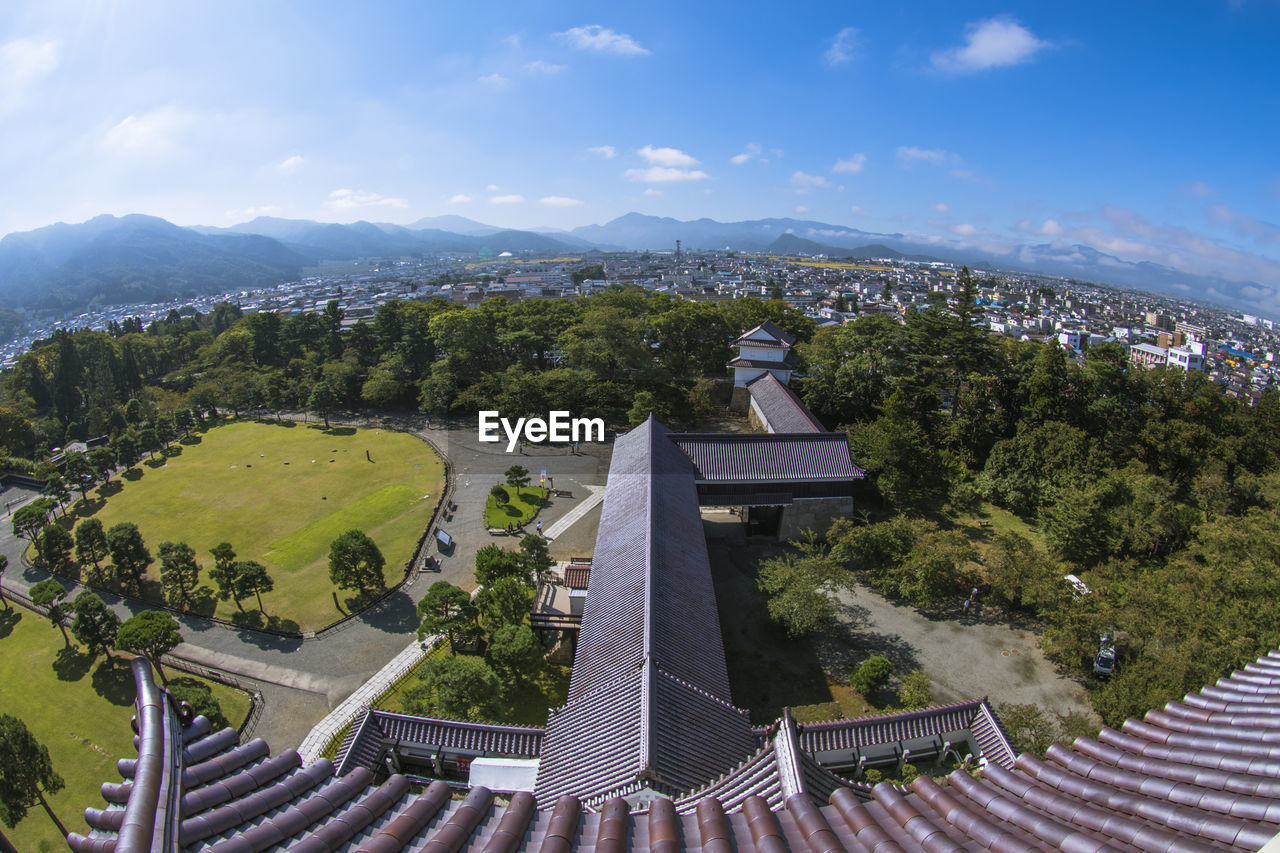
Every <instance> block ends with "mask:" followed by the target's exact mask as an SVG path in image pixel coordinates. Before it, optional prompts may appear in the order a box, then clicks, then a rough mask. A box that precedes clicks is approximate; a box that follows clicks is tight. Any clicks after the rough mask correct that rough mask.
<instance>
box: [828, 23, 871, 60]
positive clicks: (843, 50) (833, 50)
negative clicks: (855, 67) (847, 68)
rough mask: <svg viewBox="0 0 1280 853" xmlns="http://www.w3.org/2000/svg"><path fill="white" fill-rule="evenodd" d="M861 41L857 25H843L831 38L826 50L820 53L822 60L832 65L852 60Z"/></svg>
mask: <svg viewBox="0 0 1280 853" xmlns="http://www.w3.org/2000/svg"><path fill="white" fill-rule="evenodd" d="M861 41H862V40H861V39H859V38H858V28H857V27H845V28H844V29H843V30H841V31H840V32H838V33H836V35H835V38H833V39H832V40H831V45H830V46H829V47H828V48H827V52H826V53H824V54H822V61H823V62H825V63H827V65H830V66H832V67H835V66H837V65H844V64H845V63H848V62H852V61H853V59H854V57H855V56H856V55H857V53H858V48H859V47H860V46H861Z"/></svg>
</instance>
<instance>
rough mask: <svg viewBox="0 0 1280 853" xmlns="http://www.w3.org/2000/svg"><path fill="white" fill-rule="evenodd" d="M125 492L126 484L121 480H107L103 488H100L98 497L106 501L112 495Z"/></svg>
mask: <svg viewBox="0 0 1280 853" xmlns="http://www.w3.org/2000/svg"><path fill="white" fill-rule="evenodd" d="M122 491H124V483H122V482H120V481H119V480H116V479H113V480H107V482H105V483H103V484H102V485H101V486H98V497H100V498H103V499H106V498H109V497H111V496H112V495H118V494H120V493H121V492H122Z"/></svg>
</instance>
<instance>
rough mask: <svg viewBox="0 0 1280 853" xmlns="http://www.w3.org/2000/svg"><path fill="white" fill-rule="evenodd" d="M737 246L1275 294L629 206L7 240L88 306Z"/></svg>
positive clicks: (60, 295)
mask: <svg viewBox="0 0 1280 853" xmlns="http://www.w3.org/2000/svg"><path fill="white" fill-rule="evenodd" d="M677 240H679V241H680V242H681V244H682V246H683V247H684V248H685V249H686V250H695V249H716V250H723V249H729V250H734V251H741V252H762V253H768V254H788V255H794V254H805V255H827V256H829V257H848V258H891V259H896V260H918V261H934V260H941V261H950V262H953V263H967V264H969V265H970V266H973V267H977V268H981V269H1002V270H1009V271H1014V272H1030V273H1039V274H1043V275H1054V276H1062V277H1067V278H1076V279H1082V280H1088V281H1094V282H1099V283H1107V284H1116V285H1121V286H1128V287H1138V288H1144V289H1148V290H1153V291H1157V292H1162V293H1166V294H1169V295H1173V296H1179V297H1188V296H1196V295H1197V294H1200V295H1210V294H1211V295H1212V297H1213V298H1215V301H1218V302H1222V303H1225V304H1228V305H1232V306H1234V307H1241V308H1245V309H1246V310H1248V309H1254V310H1256V308H1257V303H1258V299H1257V295H1256V294H1257V293H1258V292H1259V289H1261V291H1262V292H1269V293H1271V294H1274V293H1275V289H1274V288H1271V287H1266V286H1263V285H1259V284H1257V283H1254V282H1239V281H1227V280H1224V279H1220V278H1212V277H1207V276H1194V275H1189V274H1185V273H1181V272H1178V271H1176V270H1173V269H1170V268H1168V267H1164V266H1160V265H1159V264H1154V263H1149V262H1143V263H1131V262H1128V261H1123V260H1121V259H1119V258H1116V257H1114V256H1111V255H1107V254H1105V253H1102V252H1099V251H1097V250H1095V249H1093V248H1090V247H1088V246H1082V245H1074V246H1061V245H1054V244H1039V245H1031V244H1028V245H1023V246H1018V247H1015V248H1014V249H1012V250H1011V251H1010V252H1008V253H1005V254H991V253H986V254H984V253H979V252H976V251H971V250H964V249H959V248H955V247H949V246H946V245H943V244H937V245H934V244H925V243H921V242H917V241H913V240H911V239H910V238H908V237H906V236H904V235H902V234H882V233H875V232H868V231H860V230H857V229H854V228H847V227H844V226H840V225H831V224H828V223H824V222H817V221H812V220H797V219H789V218H786V219H757V220H749V221H743V222H718V221H716V220H714V219H705V218H704V219H695V220H689V221H682V220H678V219H672V218H668V217H656V216H646V215H644V214H639V213H628V214H626V215H625V216H621V217H618V218H617V219H614V220H612V221H611V222H607V223H605V224H603V225H585V226H581V227H578V228H574V229H573V230H571V231H555V230H550V229H534V230H512V229H503V228H498V227H495V226H491V225H486V224H484V223H482V222H476V221H475V220H471V219H467V218H465V217H461V216H452V215H449V216H435V217H427V218H425V219H420V220H418V221H416V222H413V223H410V224H409V225H393V224H389V223H381V222H364V221H361V222H354V223H350V224H333V223H323V222H314V221H311V220H300V219H280V218H275V217H265V216H263V217H258V218H257V219H254V220H252V221H251V222H245V223H241V224H239V225H234V226H231V227H229V228H215V227H207V226H193V227H180V226H177V225H174V224H173V223H170V222H167V221H165V220H163V219H159V218H157V217H152V216H143V215H140V214H133V215H129V216H124V217H115V216H109V215H103V216H98V217H95V218H94V219H91V220H89V221H88V222H83V223H80V224H76V225H68V224H65V223H58V224H56V225H49V226H46V227H44V228H38V229H35V230H33V231H27V232H20V233H14V234H9V235H7V236H6V237H4V238H3V239H0V306H6V307H10V308H24V309H28V310H36V311H58V312H67V311H73V312H77V313H78V312H80V311H85V310H89V309H90V308H93V307H96V306H98V305H107V304H123V303H130V302H142V301H160V300H165V299H172V298H181V297H185V296H196V295H201V294H210V293H223V292H230V291H236V290H243V289H250V288H257V287H263V286H268V285H273V284H277V283H279V282H283V281H288V280H291V279H296V278H298V277H299V275H300V274H301V272H302V270H303V269H304V268H305V267H308V266H311V265H314V264H316V263H318V262H320V261H325V260H351V259H354V258H388V257H405V256H413V255H459V256H464V255H465V256H481V257H485V256H489V257H492V256H497V255H499V254H501V253H503V252H510V253H513V254H518V253H521V252H532V253H537V254H573V253H581V252H585V251H590V250H600V251H618V250H646V249H649V250H664V251H669V250H672V249H674V248H675V245H676V241H677Z"/></svg>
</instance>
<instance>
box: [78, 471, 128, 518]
mask: <svg viewBox="0 0 1280 853" xmlns="http://www.w3.org/2000/svg"><path fill="white" fill-rule="evenodd" d="M111 482H113V483H114V482H115V480H112V481H111ZM116 491H119V489H116ZM98 494H99V497H94V498H90V497H85V498H81V499H80V500H78V501H76V502H75V503H74V504H73V505H72V506H71V515H73V516H74V517H76V518H88V517H89V516H91V515H96V514H97V513H98V510H100V509H102V508H103V507H104V506H106V505H107V501H106V498H105V497H101V495H102V490H101V489H99V490H98Z"/></svg>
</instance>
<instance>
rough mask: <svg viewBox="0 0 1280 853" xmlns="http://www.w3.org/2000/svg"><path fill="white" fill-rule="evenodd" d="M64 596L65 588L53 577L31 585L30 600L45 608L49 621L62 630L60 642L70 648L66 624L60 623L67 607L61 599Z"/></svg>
mask: <svg viewBox="0 0 1280 853" xmlns="http://www.w3.org/2000/svg"><path fill="white" fill-rule="evenodd" d="M66 597H67V588H66V587H64V586H63V585H62V584H60V583H58V582H57V581H56V580H54V579H53V578H46V579H45V580H42V581H40V583H38V584H36V585H35V586H33V587H31V600H32V601H33V602H35V603H36V604H38V605H39V606H41V607H44V608H47V609H46V611H45V614H46V615H47V616H48V617H49V621H50V622H52V623H53V624H54V625H56V626H58V630H60V631H62V642H63V643H65V644H66V647H67V648H68V649H69V648H71V638H70V637H68V636H67V626H66V625H64V624H62V617H63V616H64V615H65V614H66V612H67V609H66V608H65V607H64V606H63V601H64V600H65V599H66Z"/></svg>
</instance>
